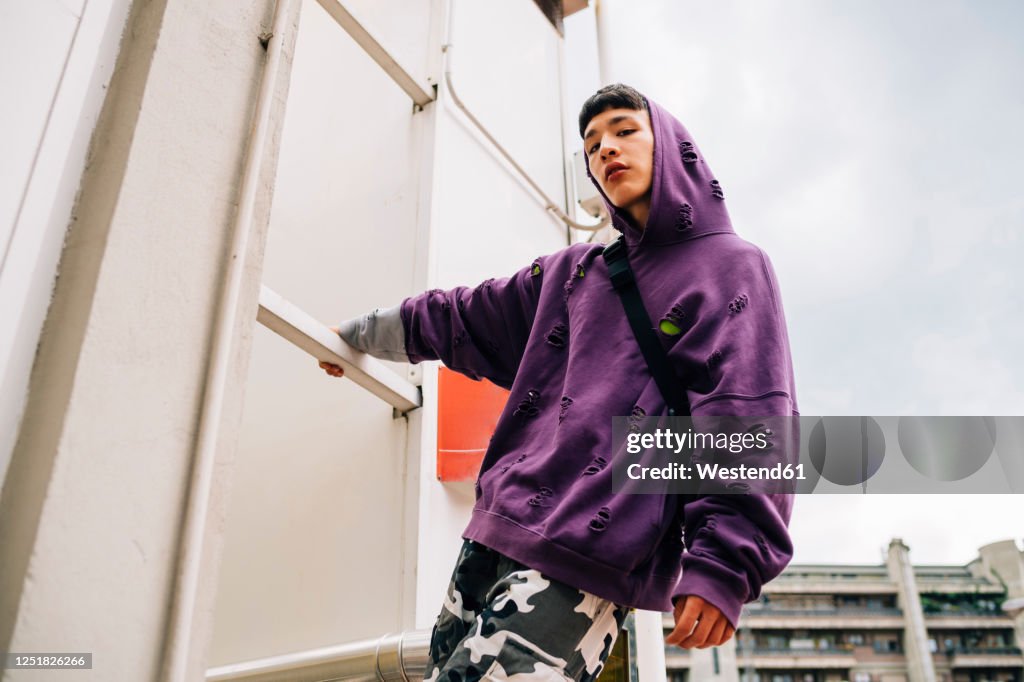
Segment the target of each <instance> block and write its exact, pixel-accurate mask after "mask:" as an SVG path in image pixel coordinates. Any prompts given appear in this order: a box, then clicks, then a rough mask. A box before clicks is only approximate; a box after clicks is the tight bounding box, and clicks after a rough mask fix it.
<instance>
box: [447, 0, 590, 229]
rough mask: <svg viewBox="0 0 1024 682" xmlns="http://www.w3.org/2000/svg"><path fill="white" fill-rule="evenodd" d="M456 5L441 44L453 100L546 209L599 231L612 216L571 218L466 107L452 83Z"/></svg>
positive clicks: (450, 2)
mask: <svg viewBox="0 0 1024 682" xmlns="http://www.w3.org/2000/svg"><path fill="white" fill-rule="evenodd" d="M454 7H455V0H448V23H447V26H446V28H445V40H444V44H443V45H442V46H441V51H442V52H443V53H444V81H445V84H446V85H447V86H448V93H449V94H450V95H451V96H452V101H453V102H455V105H456V106H457V107H458V108H459V109H461V110H462V113H463V114H465V115H466V118H468V119H469V120H470V121H471V122H472V123H473V125H474V126H476V128H477V130H479V131H480V133H481V134H482V135H483V136H484V137H486V138H487V140H488V141H489V142H490V143H491V144H492V145H494V148H495V149H497V150H498V152H500V153H501V155H502V156H503V157H505V160H506V161H508V162H509V163H510V164H511V165H512V167H513V168H515V169H516V171H517V172H518V173H519V175H520V177H522V178H523V179H524V180H525V181H526V182H527V184H529V185H530V187H532V188H533V191H534V192H536V193H537V194H538V195H540V197H541V198H542V199H543V200H544V210H546V211H550V212H551V213H554V214H555V216H556V217H557V218H558V219H559V220H561V221H562V222H563V223H565V224H566V225H568V226H569V227H573V228H575V229H577V230H586V231H597V230H600V229H601V228H602V227H604V226H605V225H607V224H608V222H609V220H610V216H608V215H607V214H606V215H605V216H604V217H602V219H601V221H600V222H599V223H597V224H595V225H585V224H583V223H578V222H576V221H575V220H573V219H572V218H570V217H569V216H568V215H566V214H565V211H563V210H562V209H561V208H559V207H558V204H556V203H555V202H554V201H552V200H551V197H549V196H548V195H547V194H545V192H544V190H543V189H541V188H540V185H538V184H537V183H536V182H534V180H533V178H531V177H530V176H529V175H528V174H527V173H526V171H524V170H523V168H522V166H520V165H519V164H518V163H516V160H515V159H513V158H512V155H511V154H509V153H508V152H507V151H505V148H504V147H502V146H501V144H499V143H498V141H497V140H496V139H494V136H493V135H491V134H490V132H488V131H487V129H486V128H485V127H484V126H483V124H482V123H480V121H478V120H477V118H476V116H474V115H473V113H472V112H471V111H470V110H469V109H468V108H467V107H466V105H465V104H463V103H462V100H461V99H459V96H458V94H457V93H456V91H455V85H454V84H453V83H452V66H451V63H452V49H453V47H454V45H453V43H452V23H453V21H452V17H453V15H454V11H455V10H454Z"/></svg>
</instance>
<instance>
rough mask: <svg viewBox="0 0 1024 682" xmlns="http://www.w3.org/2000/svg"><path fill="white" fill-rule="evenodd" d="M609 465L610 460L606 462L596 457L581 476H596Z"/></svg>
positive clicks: (602, 458)
mask: <svg viewBox="0 0 1024 682" xmlns="http://www.w3.org/2000/svg"><path fill="white" fill-rule="evenodd" d="M607 465H608V460H606V459H605V458H604V457H595V458H594V460H593V463H592V464H590V465H588V466H587V468H586V469H584V470H583V473H582V474H580V476H593V475H594V474H596V473H598V472H600V471H601V470H602V469H604V468H605V467H606V466H607Z"/></svg>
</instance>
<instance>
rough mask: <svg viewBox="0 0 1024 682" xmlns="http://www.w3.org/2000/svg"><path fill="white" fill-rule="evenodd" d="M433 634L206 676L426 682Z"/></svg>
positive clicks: (218, 680) (225, 668)
mask: <svg viewBox="0 0 1024 682" xmlns="http://www.w3.org/2000/svg"><path fill="white" fill-rule="evenodd" d="M431 633H432V631H431V630H410V631H407V632H402V633H399V634H397V635H393V634H387V635H384V636H383V637H380V638H377V639H364V640H361V641H357V642H349V643H348V644H338V645H335V646H329V647H323V648H320V649H313V650H311V651H300V652H296V653H291V654H282V655H280V656H270V657H267V658H259V659H256V660H252V661H245V662H243V663H231V664H229V665H222V666H218V667H216V668H210V669H209V670H207V671H206V681H207V682H285V681H287V682H319V681H320V680H360V681H369V680H381V681H383V680H404V681H405V682H411V681H412V680H422V679H423V673H424V672H425V671H426V668H427V657H428V654H429V649H430V636H431Z"/></svg>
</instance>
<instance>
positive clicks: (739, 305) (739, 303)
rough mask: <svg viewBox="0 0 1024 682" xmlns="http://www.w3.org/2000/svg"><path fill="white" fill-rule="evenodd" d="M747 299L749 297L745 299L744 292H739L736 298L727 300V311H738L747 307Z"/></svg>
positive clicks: (734, 312)
mask: <svg viewBox="0 0 1024 682" xmlns="http://www.w3.org/2000/svg"><path fill="white" fill-rule="evenodd" d="M748 300H749V299H747V295H746V294H740V295H739V296H737V297H736V298H734V299H732V301H730V302H729V312H730V313H733V314H736V313H738V312H740V311H741V310H743V309H744V308H746V307H747V301H748Z"/></svg>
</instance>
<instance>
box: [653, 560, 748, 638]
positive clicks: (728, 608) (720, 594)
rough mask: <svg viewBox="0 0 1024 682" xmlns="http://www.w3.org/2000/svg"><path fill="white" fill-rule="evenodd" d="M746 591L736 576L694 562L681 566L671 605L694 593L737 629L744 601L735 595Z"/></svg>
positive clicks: (745, 587) (673, 605)
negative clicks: (681, 570)
mask: <svg viewBox="0 0 1024 682" xmlns="http://www.w3.org/2000/svg"><path fill="white" fill-rule="evenodd" d="M684 556H685V555H684ZM746 593H747V586H746V585H745V584H743V583H742V582H741V581H739V580H738V579H737V578H735V577H732V576H730V575H728V574H726V573H723V572H716V571H714V569H709V568H705V567H703V566H700V565H697V564H694V565H691V566H689V567H684V568H683V575H682V577H681V578H680V579H679V582H678V583H676V588H675V590H674V591H673V592H672V607H673V610H674V609H675V605H676V601H678V600H679V599H681V598H682V597H683V596H685V595H688V594H692V595H696V596H698V597H700V598H701V599H703V600H704V601H706V602H709V603H710V604H712V605H713V606H715V607H716V608H717V609H718V610H719V611H721V612H722V615H724V616H725V617H726V619H728V621H729V624H730V625H732V627H733V628H734V629H739V622H740V611H741V610H742V609H743V604H744V601H743V599H741V598H739V597H737V595H743V594H746Z"/></svg>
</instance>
